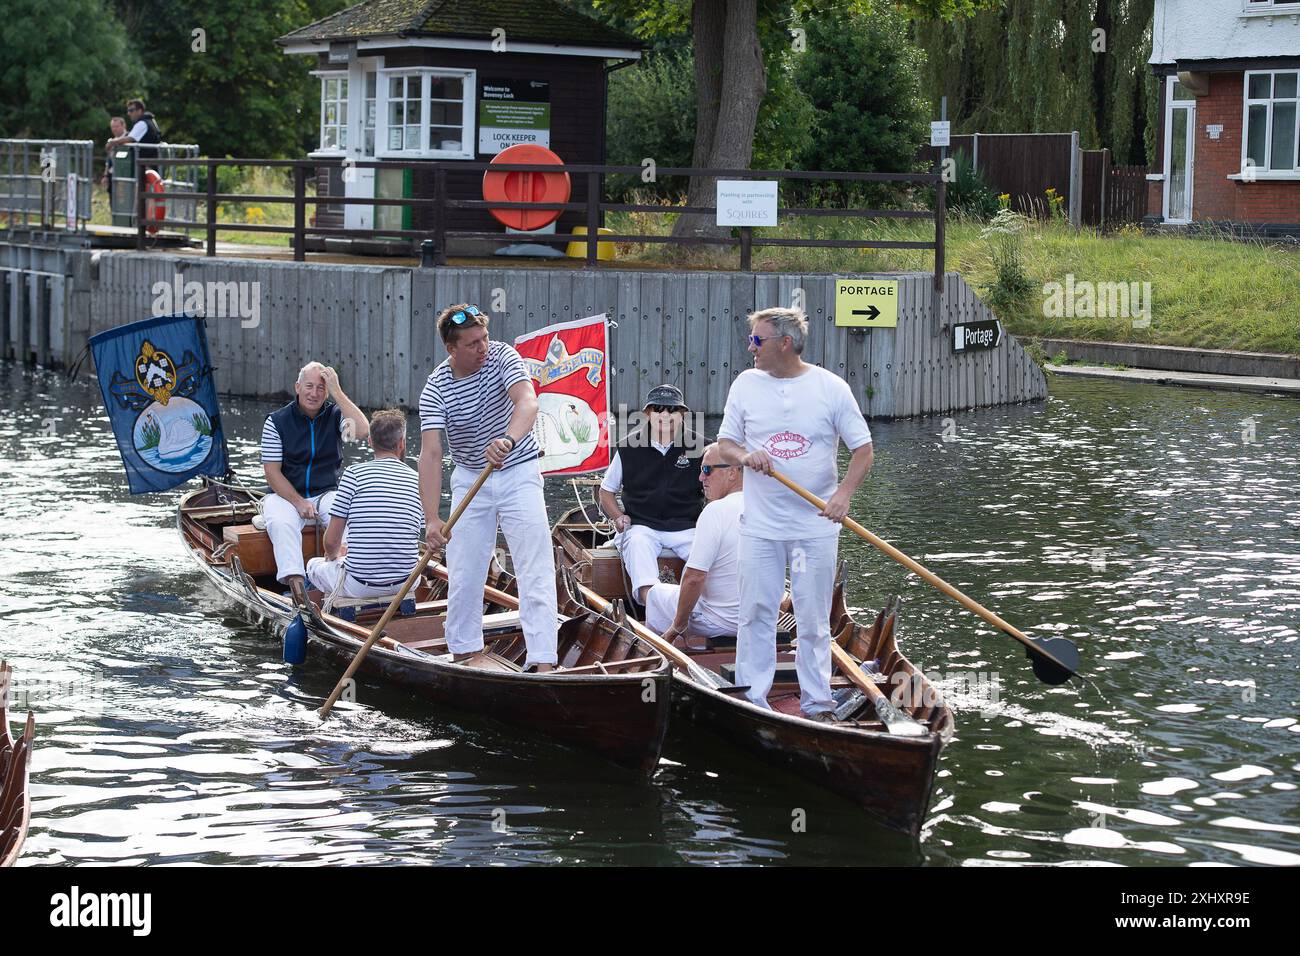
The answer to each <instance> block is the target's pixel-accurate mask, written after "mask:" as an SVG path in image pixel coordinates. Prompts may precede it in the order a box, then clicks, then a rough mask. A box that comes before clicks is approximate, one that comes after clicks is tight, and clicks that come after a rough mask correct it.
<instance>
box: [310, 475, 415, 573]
mask: <svg viewBox="0 0 1300 956" xmlns="http://www.w3.org/2000/svg"><path fill="white" fill-rule="evenodd" d="M330 518H331V519H334V518H339V519H347V523H348V527H347V543H348V553H347V555H346V556H345V557H344V559H343V566H344V568H345V569H346V570H347V573H348V574H350V575H351V576H352V577H353V578H354V579H356V580H358V581H361V582H362V583H364V584H369V585H373V586H376V587H379V586H383V585H386V584H394V583H398V584H400V583H401V582H402V581H405V580H406V577H407V575H409V574H410V573H411V571H412V569H414V567H415V564H416V562H417V561H418V560H419V557H420V539H421V538H422V537H423V530H424V507H423V505H421V504H420V477H419V475H417V474H416V472H415V469H414V468H412V467H410V466H409V465H407V464H406V463H405V462H402V461H398V460H397V459H396V458H375V459H372V460H370V461H363V462H361V463H360V464H357V465H353V466H352V467H350V468H348V469H347V471H345V472H343V477H342V478H340V479H339V487H338V491H337V492H336V493H335V495H334V504H333V505H331V506H330Z"/></svg>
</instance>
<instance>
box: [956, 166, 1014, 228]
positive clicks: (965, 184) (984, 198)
mask: <svg viewBox="0 0 1300 956" xmlns="http://www.w3.org/2000/svg"><path fill="white" fill-rule="evenodd" d="M952 159H953V173H954V179H953V181H952V182H950V183H949V184H948V189H947V197H946V200H947V204H948V208H949V209H950V210H951V211H953V212H958V213H961V214H962V215H964V216H967V217H969V218H971V219H978V220H979V221H980V222H988V221H989V220H990V219H993V218H994V217H995V216H997V214H998V211H999V209H1000V208H1005V206H1004V205H1003V204H1002V203H1000V202H999V201H998V195H997V194H996V193H995V192H994V191H993V188H992V187H991V186H989V184H988V182H987V181H986V180H985V179H984V177H983V176H981V175H980V172H979V170H977V169H976V168H975V164H974V163H973V162H972V161H971V157H970V154H969V153H967V152H966V150H964V149H959V150H957V151H956V152H955V153H953V155H952ZM1009 199H1010V197H1008V201H1009Z"/></svg>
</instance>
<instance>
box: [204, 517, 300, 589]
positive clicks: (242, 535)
mask: <svg viewBox="0 0 1300 956" xmlns="http://www.w3.org/2000/svg"><path fill="white" fill-rule="evenodd" d="M320 538H321V548H322V550H321V551H320V552H318V551H317V550H316V532H315V530H313V529H312V527H311V526H310V525H309V526H308V527H306V528H304V529H303V532H302V560H303V563H306V561H307V559H308V558H314V557H318V556H323V555H324V547H325V529H324V528H322V529H321V533H320ZM221 540H222V541H223V542H224V543H225V544H228V545H229V546H230V549H229V550H230V551H231V552H232V553H234V554H237V555H238V556H239V563H240V564H241V565H243V568H244V573H245V574H251V575H253V576H254V577H258V576H260V575H265V574H269V575H272V576H274V575H275V549H274V548H272V547H271V536H270V535H268V534H267V533H266V532H265V531H260V530H258V529H257V528H255V527H253V526H252V525H251V524H228V525H226V526H225V527H224V528H222V529H221Z"/></svg>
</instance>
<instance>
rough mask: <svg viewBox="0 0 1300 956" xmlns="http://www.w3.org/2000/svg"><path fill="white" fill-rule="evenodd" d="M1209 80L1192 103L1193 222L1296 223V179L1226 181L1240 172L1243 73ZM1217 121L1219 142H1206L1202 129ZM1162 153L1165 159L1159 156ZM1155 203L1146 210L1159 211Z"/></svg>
mask: <svg viewBox="0 0 1300 956" xmlns="http://www.w3.org/2000/svg"><path fill="white" fill-rule="evenodd" d="M1209 76H1210V91H1209V93H1207V94H1206V95H1205V96H1202V97H1199V98H1198V99H1197V100H1196V146H1195V158H1194V165H1195V170H1194V177H1195V178H1194V182H1193V185H1192V218H1193V219H1194V220H1196V221H1205V220H1213V221H1219V222H1222V221H1225V220H1230V221H1232V222H1244V223H1264V222H1270V223H1300V181H1292V182H1254V183H1242V182H1234V181H1233V180H1230V179H1228V178H1227V177H1228V176H1229V175H1230V174H1233V173H1237V172H1240V170H1241V137H1242V122H1243V103H1244V102H1245V101H1244V98H1243V83H1244V78H1245V74H1244V73H1211V74H1210V75H1209ZM1215 123H1218V124H1221V125H1222V126H1223V132H1222V133H1220V134H1219V138H1218V139H1217V140H1213V139H1210V136H1209V134H1208V133H1206V131H1205V128H1206V127H1207V126H1209V125H1211V124H1215ZM1162 145H1163V144H1162ZM1160 155H1161V156H1162V157H1163V152H1162V153H1161V154H1160ZM1156 185H1158V186H1163V185H1164V184H1163V183H1157V184H1156ZM1155 199H1156V201H1157V204H1156V205H1154V206H1152V207H1150V208H1152V209H1159V208H1160V206H1159V200H1160V195H1159V193H1157V194H1156V196H1155Z"/></svg>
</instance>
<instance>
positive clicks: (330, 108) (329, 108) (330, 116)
mask: <svg viewBox="0 0 1300 956" xmlns="http://www.w3.org/2000/svg"><path fill="white" fill-rule="evenodd" d="M338 122H339V107H338V104H337V103H326V104H325V125H326V126H337V125H338Z"/></svg>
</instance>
